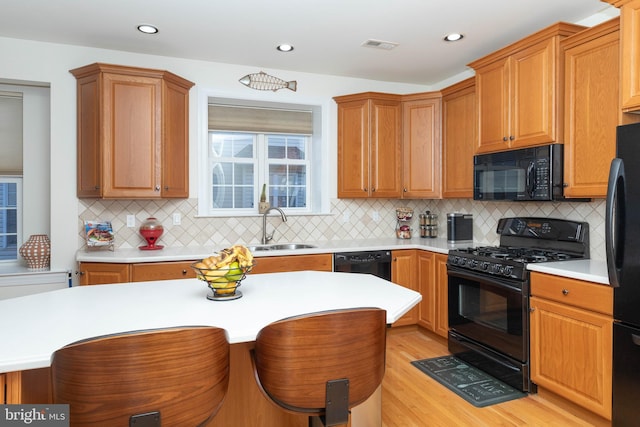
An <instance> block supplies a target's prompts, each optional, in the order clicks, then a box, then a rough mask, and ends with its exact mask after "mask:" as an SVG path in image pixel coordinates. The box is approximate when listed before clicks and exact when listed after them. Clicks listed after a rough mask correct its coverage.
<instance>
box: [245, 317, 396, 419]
mask: <svg viewBox="0 0 640 427" xmlns="http://www.w3.org/2000/svg"><path fill="white" fill-rule="evenodd" d="M385 345H386V311H385V310H382V309H378V308H357V309H348V310H333V311H325V312H319V313H312V314H309V315H303V316H296V317H292V318H287V319H283V320H280V321H277V322H274V323H272V324H270V325H268V326H266V327H264V328H263V329H262V330H261V331H260V332H259V334H258V336H257V338H256V343H255V350H254V361H255V362H254V363H255V370H256V378H257V380H258V381H259V383H260V386H261V387H262V389H263V391H264V392H265V393H266V394H267V396H268V397H270V398H271V399H272V400H273V401H274V402H276V403H277V404H279V405H280V406H282V407H284V408H286V409H289V410H290V411H294V412H305V413H308V414H310V415H322V414H323V413H325V407H326V396H327V382H328V381H332V380H338V379H348V380H349V386H348V395H349V402H348V407H349V408H351V407H353V406H356V405H358V404H360V403H362V402H363V401H365V400H366V399H367V398H369V397H370V396H371V395H372V394H373V392H374V391H375V390H376V389H377V388H378V386H379V385H380V384H381V382H382V377H383V376H384V369H385Z"/></svg>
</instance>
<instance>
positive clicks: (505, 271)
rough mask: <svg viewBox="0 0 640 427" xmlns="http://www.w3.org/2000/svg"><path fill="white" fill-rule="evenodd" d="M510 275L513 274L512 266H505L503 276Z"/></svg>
mask: <svg viewBox="0 0 640 427" xmlns="http://www.w3.org/2000/svg"><path fill="white" fill-rule="evenodd" d="M511 273H513V267H512V266H510V265H507V266H506V267H505V268H504V275H505V276H511Z"/></svg>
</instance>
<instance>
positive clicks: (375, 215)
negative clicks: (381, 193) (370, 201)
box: [371, 211, 380, 222]
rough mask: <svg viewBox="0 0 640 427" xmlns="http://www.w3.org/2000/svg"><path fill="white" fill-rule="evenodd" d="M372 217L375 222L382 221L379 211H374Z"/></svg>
mask: <svg viewBox="0 0 640 427" xmlns="http://www.w3.org/2000/svg"><path fill="white" fill-rule="evenodd" d="M371 217H372V218H373V220H374V221H375V222H378V221H380V214H379V213H378V211H373V214H372V215H371Z"/></svg>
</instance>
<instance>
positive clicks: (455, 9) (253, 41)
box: [0, 0, 617, 85]
mask: <svg viewBox="0 0 640 427" xmlns="http://www.w3.org/2000/svg"><path fill="white" fill-rule="evenodd" d="M0 4H1V5H2V12H1V13H0V37H10V38H20V39H30V40H38V41H46V42H52V43H62V44H72V45H81V46H89V47H96V48H104V49H114V50H121V51H130V52H138V53H147V54H152V55H161V56H171V57H179V58H189V59H196V60H204V61H212V62H222V63H230V64H239V65H247V66H251V68H253V69H252V70H249V71H251V72H255V71H260V70H261V69H278V70H287V72H288V73H289V74H285V75H283V73H280V75H279V77H281V78H283V79H286V80H292V79H296V78H297V77H296V75H295V72H296V71H297V72H311V73H318V74H329V75H337V76H346V77H356V78H363V79H371V80H381V81H390V82H404V83H413V84H419V85H436V84H437V83H438V82H441V81H443V80H445V79H447V78H448V77H452V76H455V75H457V74H459V73H462V72H464V71H466V70H467V67H466V64H468V63H469V62H471V61H473V60H475V59H478V58H480V57H482V56H484V55H486V54H488V53H490V52H492V51H494V50H496V49H498V48H501V47H503V46H505V45H507V44H509V43H511V42H513V41H516V40H518V39H520V38H522V37H524V36H527V35H529V34H531V33H533V32H535V31H537V30H539V29H542V28H544V27H546V26H548V25H551V24H553V23H555V22H557V21H566V22H573V23H575V22H579V21H581V20H583V19H585V18H587V17H590V16H591V15H594V14H596V13H599V12H602V13H603V14H605V15H606V14H611V17H613V16H616V15H617V11H615V10H614V9H613V8H612V7H611V6H609V5H607V4H606V3H602V2H601V1H600V0H519V1H514V0H482V1H479V0H456V1H452V0H268V1H266V0H180V1H175V0H109V1H97V0H82V1H78V0H54V1H52V0H1V2H0ZM614 13H615V14H614ZM142 23H145V24H153V25H155V26H157V27H158V28H159V29H160V31H159V33H158V34H156V35H145V34H142V33H140V32H138V31H137V30H136V26H137V25H138V24H142ZM449 32H460V33H463V34H464V38H463V39H462V40H461V41H459V42H456V43H446V42H444V41H443V37H444V36H445V35H446V34H447V33H449ZM369 39H373V40H379V41H387V42H393V43H398V46H397V47H396V48H395V49H393V50H381V49H375V48H371V47H362V44H363V43H364V42H365V41H366V40H369ZM280 43H290V44H293V45H294V46H295V49H294V50H293V51H292V52H289V53H282V52H279V51H277V50H276V49H275V47H276V45H278V44H280Z"/></svg>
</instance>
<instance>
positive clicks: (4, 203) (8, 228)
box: [0, 176, 22, 263]
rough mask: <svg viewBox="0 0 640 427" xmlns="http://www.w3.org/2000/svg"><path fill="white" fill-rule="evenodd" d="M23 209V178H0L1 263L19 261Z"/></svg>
mask: <svg viewBox="0 0 640 427" xmlns="http://www.w3.org/2000/svg"><path fill="white" fill-rule="evenodd" d="M21 207H22V178H21V177H1V176H0V263H4V262H14V261H16V260H17V259H18V242H19V241H22V236H21V235H20V234H21V227H20V218H22V212H21V210H22V208H21Z"/></svg>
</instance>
